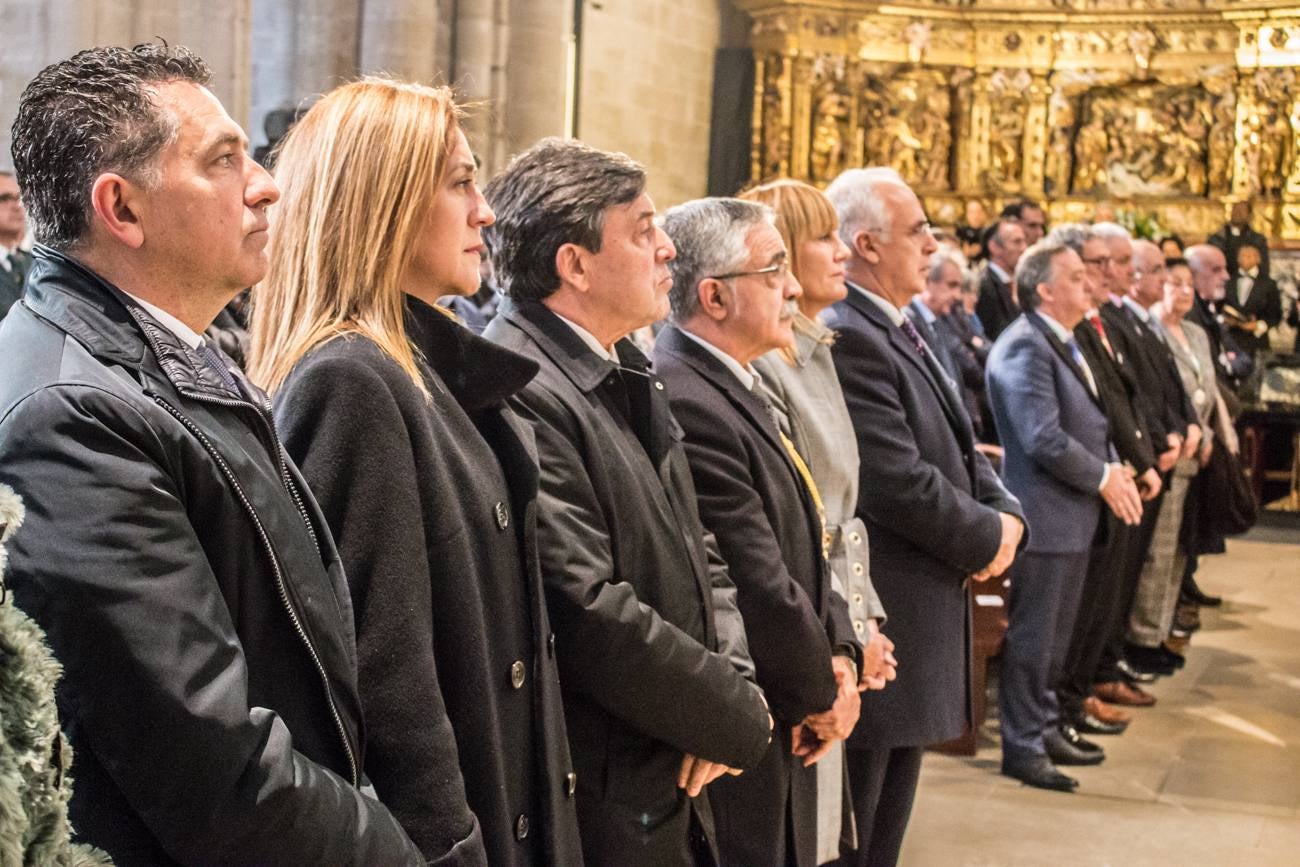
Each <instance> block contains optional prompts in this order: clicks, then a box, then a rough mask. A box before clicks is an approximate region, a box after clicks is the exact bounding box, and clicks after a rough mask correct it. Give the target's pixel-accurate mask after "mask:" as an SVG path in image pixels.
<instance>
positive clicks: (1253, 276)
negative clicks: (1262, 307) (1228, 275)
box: [1241, 268, 1259, 282]
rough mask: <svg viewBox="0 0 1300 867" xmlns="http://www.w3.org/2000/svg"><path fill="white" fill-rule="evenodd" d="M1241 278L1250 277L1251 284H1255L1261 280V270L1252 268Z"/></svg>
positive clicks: (1243, 272)
mask: <svg viewBox="0 0 1300 867" xmlns="http://www.w3.org/2000/svg"><path fill="white" fill-rule="evenodd" d="M1241 276H1242V277H1248V278H1249V279H1250V280H1251V282H1254V281H1255V280H1257V279H1258V278H1259V268H1251V269H1250V270H1243V271H1242V272H1241Z"/></svg>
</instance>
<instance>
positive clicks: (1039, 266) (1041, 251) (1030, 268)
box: [1016, 231, 1074, 310]
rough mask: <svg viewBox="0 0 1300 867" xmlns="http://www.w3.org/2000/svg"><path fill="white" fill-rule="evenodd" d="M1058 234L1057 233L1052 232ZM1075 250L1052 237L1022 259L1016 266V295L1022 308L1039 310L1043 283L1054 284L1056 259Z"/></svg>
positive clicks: (1029, 251) (1036, 245) (1036, 246)
mask: <svg viewBox="0 0 1300 867" xmlns="http://www.w3.org/2000/svg"><path fill="white" fill-rule="evenodd" d="M1052 234H1053V235H1055V234H1056V232H1055V231H1053V232H1052ZM1072 249H1074V248H1073V247H1071V246H1070V245H1069V244H1066V243H1064V242H1062V241H1054V240H1052V238H1051V236H1050V235H1049V236H1048V237H1046V238H1044V239H1043V240H1041V241H1039V242H1038V243H1037V244H1034V245H1033V246H1032V247H1030V248H1029V249H1028V250H1026V251H1025V252H1024V254H1023V255H1021V257H1020V262H1019V263H1017V265H1016V293H1017V295H1018V296H1019V298H1020V306H1021V307H1023V308H1024V309H1026V310H1037V309H1038V305H1039V303H1040V302H1041V301H1042V299H1041V298H1040V297H1039V296H1038V286H1039V284H1041V283H1050V282H1052V267H1053V263H1054V262H1055V261H1056V257H1057V256H1059V255H1061V254H1062V253H1064V252H1065V251H1066V250H1072Z"/></svg>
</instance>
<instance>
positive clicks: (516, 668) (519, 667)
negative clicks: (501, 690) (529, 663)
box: [510, 659, 524, 689]
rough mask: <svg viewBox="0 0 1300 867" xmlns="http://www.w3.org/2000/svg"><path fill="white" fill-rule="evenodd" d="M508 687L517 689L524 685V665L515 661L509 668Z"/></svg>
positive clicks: (521, 661)
mask: <svg viewBox="0 0 1300 867" xmlns="http://www.w3.org/2000/svg"><path fill="white" fill-rule="evenodd" d="M510 685H511V686H513V687H514V688H515V689H519V688H520V687H522V686H523V685H524V663H523V660H520V659H517V660H515V661H514V663H512V664H511V666H510Z"/></svg>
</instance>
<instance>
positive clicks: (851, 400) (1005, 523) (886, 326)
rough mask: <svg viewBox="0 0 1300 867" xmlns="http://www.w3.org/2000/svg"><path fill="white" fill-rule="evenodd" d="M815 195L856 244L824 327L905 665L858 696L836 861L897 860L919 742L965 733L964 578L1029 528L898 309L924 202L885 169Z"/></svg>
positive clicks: (910, 274)
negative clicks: (855, 842) (852, 834)
mask: <svg viewBox="0 0 1300 867" xmlns="http://www.w3.org/2000/svg"><path fill="white" fill-rule="evenodd" d="M826 194H827V197H828V198H830V200H831V203H832V204H833V205H834V206H835V209H836V211H837V213H838V214H839V218H840V237H841V238H842V239H843V240H844V242H845V244H847V245H848V247H849V250H850V251H851V252H850V256H849V260H848V261H847V262H846V263H845V268H846V274H847V282H848V283H849V294H848V297H846V298H845V299H844V300H843V301H840V302H838V303H837V304H835V306H834V307H832V308H831V311H830V315H829V317H828V321H827V324H828V325H829V326H830V327H832V328H834V329H835V330H836V331H837V332H839V337H838V338H837V340H836V342H835V345H834V347H833V349H832V354H833V357H834V361H835V369H836V372H837V373H838V374H839V376H840V384H841V385H842V386H843V389H844V399H845V402H846V403H847V404H848V407H849V416H850V417H851V418H852V420H853V428H854V433H855V435H856V437H857V441H858V452H859V454H860V455H861V458H862V464H861V475H862V481H861V484H860V485H859V493H858V517H860V518H861V519H862V520H863V522H864V523H865V524H866V526H867V533H868V535H869V536H870V538H871V545H872V567H871V572H872V580H873V581H874V582H875V586H876V591H877V592H878V593H879V595H880V600H881V602H882V603H883V604H884V606H885V610H887V611H888V612H889V625H890V628H891V631H892V633H893V639H894V643H895V645H896V646H897V647H898V651H899V658H900V659H903V660H904V661H905V662H904V664H903V665H902V666H900V668H899V669H898V679H897V680H896V681H895V682H894V683H893V684H892V685H891V686H890V688H889V689H887V690H884V691H882V692H868V693H866V694H864V695H863V698H862V715H861V719H860V720H859V722H858V726H857V728H856V729H855V730H854V732H853V735H852V736H851V737H850V739H849V742H848V749H847V750H846V755H847V764H848V766H849V778H850V782H851V785H852V790H853V801H854V813H855V816H856V819H857V827H858V837H859V846H858V849H857V851H856V852H855V853H852V854H850V855H848V856H846V859H845V863H848V864H863V865H866V864H892V863H894V862H895V861H897V859H898V855H899V851H900V850H901V848H902V843H903V835H904V832H905V831H906V829H907V821H908V818H909V816H910V815H911V809H912V801H913V798H914V796H915V793H916V782H917V777H918V775H919V773H920V769H921V755H922V752H923V750H924V748H925V747H926V746H928V745H930V744H936V743H941V742H943V741H946V740H951V739H952V738H955V737H957V736H959V735H960V734H961V733H962V732H963V731H964V730H965V729H966V728H967V727H968V726H970V725H971V724H972V721H971V693H970V689H971V686H970V640H971V636H970V607H969V595H968V585H967V581H968V580H969V579H972V578H974V579H976V580H981V581H982V580H985V579H987V578H989V577H992V576H997V575H1000V574H1002V572H1004V571H1005V570H1006V568H1007V567H1008V566H1009V565H1010V564H1011V561H1012V560H1013V559H1014V557H1015V553H1016V550H1017V548H1018V547H1019V545H1020V542H1021V538H1022V534H1023V532H1024V522H1023V520H1022V518H1021V510H1020V504H1019V503H1018V502H1017V500H1016V498H1015V497H1013V496H1011V494H1009V493H1008V492H1007V490H1006V489H1005V488H1004V487H1003V486H1002V483H1001V482H1000V481H998V478H997V475H996V474H995V473H994V472H993V470H992V468H991V467H990V466H989V464H988V461H987V460H986V459H985V458H984V456H983V455H982V454H980V453H979V451H977V450H976V448H975V434H974V431H973V430H972V429H971V422H970V418H969V417H968V416H967V414H966V411H965V410H964V409H963V408H962V403H961V396H960V395H959V394H958V393H957V390H956V388H955V387H954V385H953V383H952V381H951V380H950V379H949V378H948V375H947V374H946V373H945V372H944V370H943V368H942V366H940V364H939V361H938V359H937V358H935V355H934V353H933V351H931V349H930V347H929V346H928V345H927V344H926V343H925V341H924V340H923V339H922V337H921V335H920V332H918V331H917V330H916V327H915V326H914V325H913V324H912V323H911V321H910V320H909V319H907V317H905V316H904V315H903V313H902V308H903V307H906V306H907V304H908V302H909V301H911V299H912V297H913V296H914V295H916V294H917V293H919V292H920V291H921V290H922V288H923V287H924V284H925V276H926V272H927V269H928V260H929V256H930V254H932V253H933V252H934V251H935V250H936V249H937V246H938V245H937V244H936V243H935V240H934V236H933V235H932V234H931V233H930V224H929V222H928V221H927V219H926V216H925V211H924V210H922V208H921V202H920V200H919V199H918V198H917V197H916V194H915V193H913V192H912V190H911V189H909V188H908V186H907V184H906V183H905V182H904V181H903V179H902V178H901V177H900V176H899V175H898V173H897V172H895V171H893V170H892V169H881V168H874V169H852V170H850V171H847V172H845V173H844V174H842V175H840V176H839V177H838V178H836V180H835V181H834V183H832V184H831V185H830V187H829V188H828V189H827V191H826ZM936 528H943V529H942V532H936Z"/></svg>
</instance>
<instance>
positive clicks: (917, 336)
mask: <svg viewBox="0 0 1300 867" xmlns="http://www.w3.org/2000/svg"><path fill="white" fill-rule="evenodd" d="M898 327H899V328H901V329H903V333H904V334H906V335H907V339H908V340H910V341H912V346H913V347H915V348H916V351H917V352H919V353H920V354H921V357H922V358H925V356H926V352H925V339H924V338H923V337H921V332H919V331H917V330H916V326H915V325H913V324H912V320H910V319H908V318H907V317H906V316H904V317H903V321H902V322H901V323H899V326H898Z"/></svg>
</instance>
